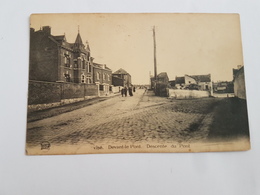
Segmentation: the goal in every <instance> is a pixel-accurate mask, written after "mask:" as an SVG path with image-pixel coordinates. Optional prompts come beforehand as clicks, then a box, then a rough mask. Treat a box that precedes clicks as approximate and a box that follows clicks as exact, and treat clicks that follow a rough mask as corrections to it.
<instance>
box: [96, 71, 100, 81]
mask: <svg viewBox="0 0 260 195" xmlns="http://www.w3.org/2000/svg"><path fill="white" fill-rule="evenodd" d="M99 79H100V78H99V72H97V80H99Z"/></svg>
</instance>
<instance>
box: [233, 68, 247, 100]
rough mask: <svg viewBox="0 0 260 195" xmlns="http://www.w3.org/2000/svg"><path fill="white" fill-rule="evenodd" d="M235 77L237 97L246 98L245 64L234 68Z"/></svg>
mask: <svg viewBox="0 0 260 195" xmlns="http://www.w3.org/2000/svg"><path fill="white" fill-rule="evenodd" d="M233 78H234V80H233V82H234V94H235V97H238V98H241V99H246V86H245V75H244V66H242V67H238V69H233Z"/></svg>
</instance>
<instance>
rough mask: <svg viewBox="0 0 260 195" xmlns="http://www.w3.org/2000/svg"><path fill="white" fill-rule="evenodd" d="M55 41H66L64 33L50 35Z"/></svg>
mask: <svg viewBox="0 0 260 195" xmlns="http://www.w3.org/2000/svg"><path fill="white" fill-rule="evenodd" d="M52 37H53V38H54V39H55V40H56V41H63V40H65V41H66V37H65V35H58V36H52Z"/></svg>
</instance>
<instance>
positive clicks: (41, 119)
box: [26, 13, 250, 155]
mask: <svg viewBox="0 0 260 195" xmlns="http://www.w3.org/2000/svg"><path fill="white" fill-rule="evenodd" d="M249 149H250V138H249V124H248V114H247V102H246V89H245V72H244V63H243V54H242V43H241V31H240V21H239V15H238V14H171V13H162V14H158V13H157V14H153V13H151V14H137V13H135V14H102V13H100V14H93V13H91V14H32V15H31V17H30V61H29V82H28V114H27V136H26V153H27V154H28V155H53V154H94V153H147V152H150V153H158V152H216V151H242V150H249Z"/></svg>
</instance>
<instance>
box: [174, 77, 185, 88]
mask: <svg viewBox="0 0 260 195" xmlns="http://www.w3.org/2000/svg"><path fill="white" fill-rule="evenodd" d="M184 86H185V77H177V76H176V77H175V87H177V88H178V89H180V88H183V87H184Z"/></svg>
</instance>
